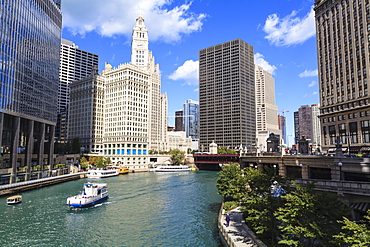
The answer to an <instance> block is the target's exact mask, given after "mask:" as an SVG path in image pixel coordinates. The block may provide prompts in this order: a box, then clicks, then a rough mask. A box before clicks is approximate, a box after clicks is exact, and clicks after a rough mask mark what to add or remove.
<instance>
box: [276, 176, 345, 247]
mask: <svg viewBox="0 0 370 247" xmlns="http://www.w3.org/2000/svg"><path fill="white" fill-rule="evenodd" d="M294 186H295V190H294V191H292V192H291V193H288V194H286V195H284V196H283V198H284V199H285V200H286V202H285V204H284V205H283V206H282V207H280V208H279V209H278V210H277V211H276V212H275V216H276V218H277V219H278V220H279V222H280V223H281V224H280V225H279V227H278V228H279V229H280V230H281V232H282V238H283V240H281V241H279V244H285V245H289V246H331V245H332V244H331V243H332V241H333V237H332V236H333V235H334V234H335V233H336V232H338V231H339V228H340V226H339V224H337V223H336V222H337V221H338V220H339V219H340V218H341V217H342V216H343V215H345V214H346V213H347V212H348V211H347V208H346V207H345V205H344V204H343V205H341V206H340V207H338V205H340V202H339V200H338V198H337V196H336V195H334V194H330V193H320V194H315V193H314V184H313V183H311V184H308V185H307V186H306V187H302V186H300V185H298V184H294Z"/></svg>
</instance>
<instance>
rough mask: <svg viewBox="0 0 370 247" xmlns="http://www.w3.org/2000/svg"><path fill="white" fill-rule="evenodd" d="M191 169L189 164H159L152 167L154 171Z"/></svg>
mask: <svg viewBox="0 0 370 247" xmlns="http://www.w3.org/2000/svg"><path fill="white" fill-rule="evenodd" d="M190 170H191V169H190V167H189V166H184V165H178V166H175V165H159V166H157V167H156V168H153V169H152V171H153V172H188V171H190Z"/></svg>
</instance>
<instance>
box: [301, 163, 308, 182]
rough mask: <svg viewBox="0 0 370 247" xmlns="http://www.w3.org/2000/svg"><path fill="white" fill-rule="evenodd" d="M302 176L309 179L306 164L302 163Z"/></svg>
mask: <svg viewBox="0 0 370 247" xmlns="http://www.w3.org/2000/svg"><path fill="white" fill-rule="evenodd" d="M302 178H303V179H309V174H308V165H302Z"/></svg>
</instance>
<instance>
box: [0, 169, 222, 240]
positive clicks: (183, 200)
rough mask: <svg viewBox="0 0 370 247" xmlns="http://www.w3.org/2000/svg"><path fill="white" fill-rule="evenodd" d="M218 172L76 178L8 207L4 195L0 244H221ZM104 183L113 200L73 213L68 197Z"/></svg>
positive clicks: (27, 195) (29, 194)
mask: <svg viewBox="0 0 370 247" xmlns="http://www.w3.org/2000/svg"><path fill="white" fill-rule="evenodd" d="M217 176H218V173H217V172H209V171H197V172H179V173H155V172H144V173H130V174H127V175H121V176H117V177H111V178H105V179H89V180H88V179H78V180H75V181H71V182H66V183H62V184H58V185H53V186H49V187H45V188H41V189H37V190H33V191H27V192H23V193H21V194H22V196H23V202H22V203H21V204H18V205H15V206H7V205H6V202H5V199H6V197H0V200H1V203H0V234H1V238H0V246H48V247H49V246H134V247H137V246H161V247H162V246H171V247H172V246H176V247H177V246H197V247H202V246H205V247H212V246H215V247H216V246H217V247H220V246H222V245H221V244H220V239H219V236H218V229H217V215H218V211H219V209H220V205H221V201H222V197H221V196H219V195H217V189H216V179H217ZM88 181H93V182H105V183H107V184H108V190H109V195H110V197H109V199H108V200H107V201H105V202H103V203H102V204H100V205H96V206H94V207H91V208H87V209H81V210H72V209H69V208H68V206H67V205H65V203H66V198H67V197H69V196H73V195H76V194H78V193H80V191H81V188H82V186H83V183H85V182H88Z"/></svg>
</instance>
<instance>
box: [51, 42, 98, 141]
mask: <svg viewBox="0 0 370 247" xmlns="http://www.w3.org/2000/svg"><path fill="white" fill-rule="evenodd" d="M98 60H99V56H98V55H96V54H93V53H90V52H87V51H83V50H81V49H79V48H78V46H77V45H75V44H74V43H73V42H72V41H69V40H65V39H62V43H61V48H60V68H59V90H58V121H57V125H56V128H55V138H56V139H57V141H58V142H60V143H65V142H66V141H67V140H68V128H67V127H68V126H67V124H68V109H69V96H70V91H69V84H70V83H71V82H73V81H78V80H80V79H82V78H85V77H88V76H90V75H91V74H96V73H97V72H96V71H97V69H98V65H99V64H98V62H99V61H98Z"/></svg>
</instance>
